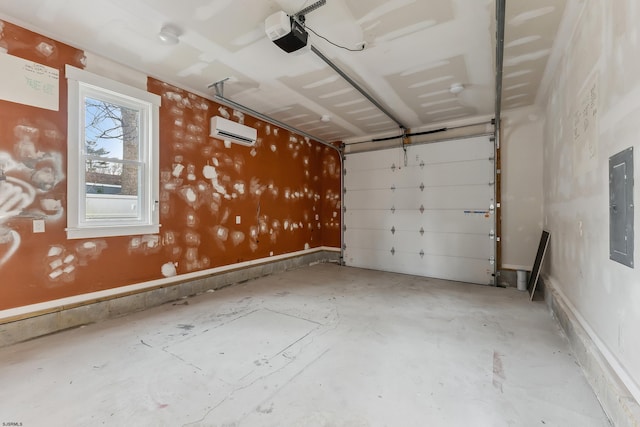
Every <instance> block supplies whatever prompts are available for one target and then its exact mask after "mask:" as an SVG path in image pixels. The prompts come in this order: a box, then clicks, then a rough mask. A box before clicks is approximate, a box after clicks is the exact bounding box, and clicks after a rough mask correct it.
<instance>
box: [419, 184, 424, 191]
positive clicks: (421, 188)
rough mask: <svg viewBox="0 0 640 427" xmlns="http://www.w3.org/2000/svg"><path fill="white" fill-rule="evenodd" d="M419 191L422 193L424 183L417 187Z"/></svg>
mask: <svg viewBox="0 0 640 427" xmlns="http://www.w3.org/2000/svg"><path fill="white" fill-rule="evenodd" d="M418 188H419V189H420V191H424V182H421V183H420V187H418Z"/></svg>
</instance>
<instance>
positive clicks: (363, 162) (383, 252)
mask: <svg viewBox="0 0 640 427" xmlns="http://www.w3.org/2000/svg"><path fill="white" fill-rule="evenodd" d="M493 153H494V148H493V142H492V141H491V140H490V139H489V137H486V136H482V137H475V138H467V139H461V140H455V141H445V142H438V143H431V144H421V145H415V146H411V145H409V146H407V147H406V151H405V150H403V149H402V148H401V147H398V148H394V149H387V150H380V151H370V152H363V153H354V154H347V156H346V160H345V163H344V167H345V177H344V185H345V194H344V206H345V214H344V223H345V227H346V228H345V235H344V244H345V251H344V260H345V263H346V265H349V266H354V267H363V268H371V269H377V270H383V271H392V272H397V273H407V274H415V275H420V276H427V277H436V278H442V279H449V280H457V281H463V282H471V283H479V284H485V285H486V284H493V273H494V256H495V240H494V234H495V233H494V230H495V214H494V213H495V210H494V204H495V185H494V179H495V178H494V177H495V172H494V159H493V156H494V154H493Z"/></svg>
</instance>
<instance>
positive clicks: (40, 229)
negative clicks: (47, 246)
mask: <svg viewBox="0 0 640 427" xmlns="http://www.w3.org/2000/svg"><path fill="white" fill-rule="evenodd" d="M33 232H34V233H44V219H34V220H33Z"/></svg>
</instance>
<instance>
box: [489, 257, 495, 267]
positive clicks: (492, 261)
mask: <svg viewBox="0 0 640 427" xmlns="http://www.w3.org/2000/svg"><path fill="white" fill-rule="evenodd" d="M495 263H496V259H495V257H494V256H491V258H489V264H491V265H493V264H495Z"/></svg>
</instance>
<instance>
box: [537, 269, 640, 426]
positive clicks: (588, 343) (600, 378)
mask: <svg viewBox="0 0 640 427" xmlns="http://www.w3.org/2000/svg"><path fill="white" fill-rule="evenodd" d="M542 280H543V281H544V289H545V292H544V295H545V300H546V303H547V305H548V306H549V309H550V310H551V312H552V313H553V315H554V317H555V318H556V319H557V320H558V322H559V323H560V326H561V327H562V329H563V330H564V332H565V334H566V336H567V338H568V339H569V342H570V344H571V347H572V348H573V352H574V355H575V357H576V359H577V361H578V363H580V365H581V367H582V369H583V372H584V374H585V377H586V379H587V381H588V382H589V384H590V385H591V387H592V389H593V391H594V392H595V394H596V396H597V397H598V400H599V401H600V403H601V405H602V407H603V409H604V410H605V412H606V413H607V415H608V416H609V418H610V420H611V422H612V423H613V425H615V426H619V427H640V404H639V403H638V401H639V400H640V399H638V396H640V390H639V389H638V386H637V385H636V384H635V382H634V381H633V379H632V378H631V377H630V376H629V375H628V374H627V372H626V371H625V369H624V368H623V367H622V365H621V364H620V363H619V362H618V360H617V359H616V358H615V356H614V355H613V354H612V353H611V352H610V351H609V349H608V348H607V347H606V345H605V344H604V343H603V342H602V341H601V340H600V338H598V336H597V335H596V334H595V332H594V331H593V330H592V329H591V327H590V326H589V324H588V323H587V322H586V321H585V320H584V318H583V317H582V316H581V315H580V313H579V312H578V311H577V310H576V308H575V307H574V306H573V304H572V303H571V301H569V300H568V298H567V297H566V296H565V295H564V293H563V292H562V290H561V289H560V287H559V286H558V285H557V283H555V281H554V279H553V278H551V277H549V276H548V275H544V276H543V277H542Z"/></svg>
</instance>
